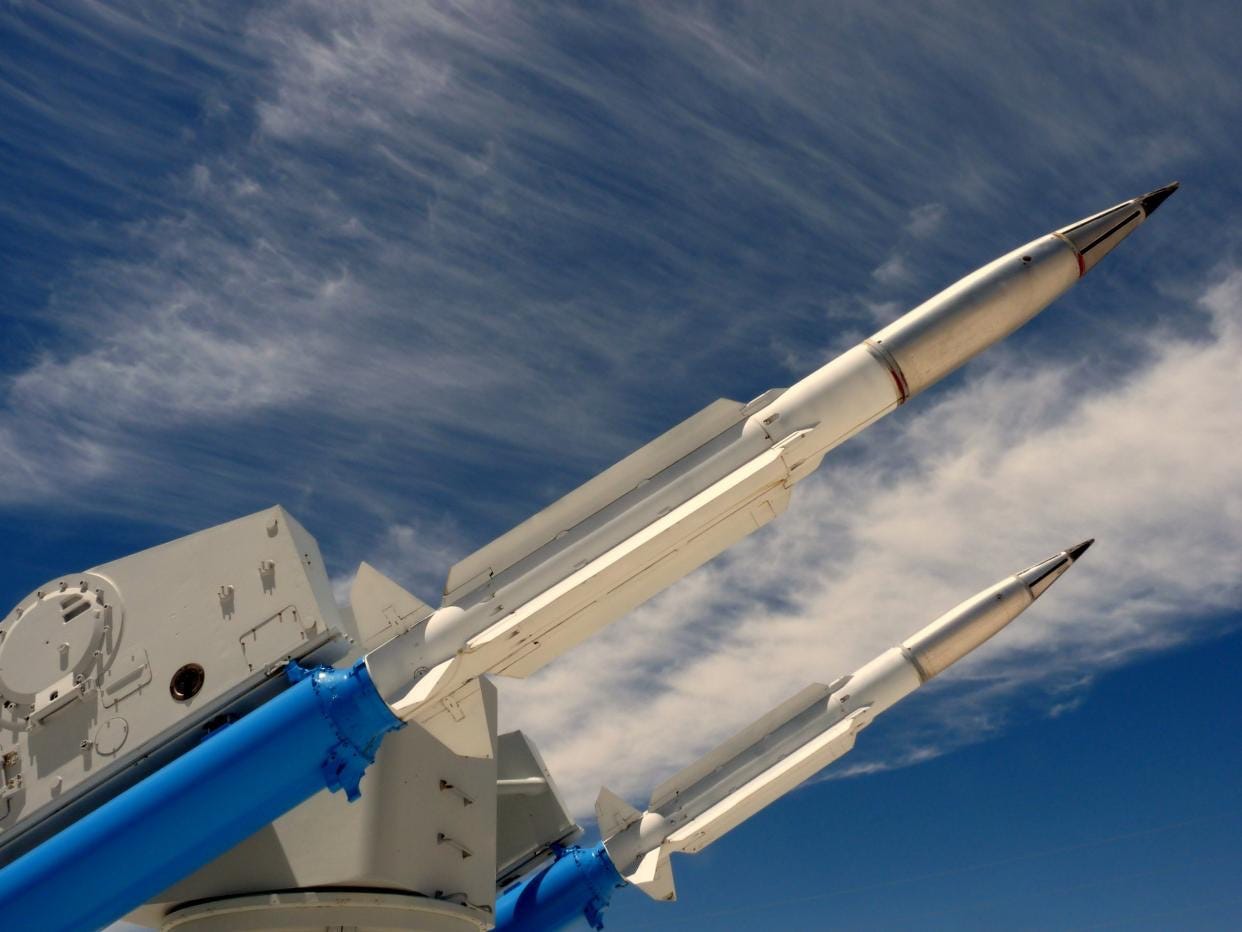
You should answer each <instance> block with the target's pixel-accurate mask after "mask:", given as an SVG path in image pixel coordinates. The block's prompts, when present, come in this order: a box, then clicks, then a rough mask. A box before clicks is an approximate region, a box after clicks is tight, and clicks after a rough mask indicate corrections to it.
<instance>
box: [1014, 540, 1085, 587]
mask: <svg viewBox="0 0 1242 932" xmlns="http://www.w3.org/2000/svg"><path fill="white" fill-rule="evenodd" d="M1094 543H1095V538H1094V537H1092V538H1090V539H1089V540H1084V541H1083V542H1082V543H1081V544H1077V545H1075V546H1073V547H1070V548H1069V549H1068V550H1062V551H1061V552H1060V553H1058V554H1054V555H1053V556H1051V557H1049V558H1048V559H1047V560H1044V561H1043V562H1042V563H1036V564H1035V565H1034V566H1032V567H1028V568H1027V569H1024V570H1023V571H1022V572H1021V573H1018V579H1020V580H1022V582H1024V583H1025V584H1026V587H1027V588H1028V589H1030V590H1031V595H1032V596H1034V597H1035V598H1037V599H1038V598H1039V597H1040V596H1041V595H1043V594H1044V593H1045V592H1047V591H1048V587H1049V586H1051V585H1052V584H1053V583H1054V582H1056V581H1057V580H1058V579H1060V578H1061V575H1062V574H1063V573H1064V572H1065V571H1066V570H1067V569H1069V568H1070V567H1071V566H1073V565H1074V564H1075V563H1077V562H1078V558H1079V557H1081V556H1082V555H1083V554H1084V553H1086V552H1087V548H1089V547H1090V546H1091V545H1092V544H1094Z"/></svg>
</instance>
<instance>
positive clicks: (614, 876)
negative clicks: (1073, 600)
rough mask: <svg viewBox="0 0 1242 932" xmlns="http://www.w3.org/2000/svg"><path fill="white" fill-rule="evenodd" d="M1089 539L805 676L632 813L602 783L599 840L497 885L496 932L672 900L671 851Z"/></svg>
mask: <svg viewBox="0 0 1242 932" xmlns="http://www.w3.org/2000/svg"><path fill="white" fill-rule="evenodd" d="M1091 544H1092V541H1090V540H1087V541H1084V542H1083V543H1081V544H1078V545H1077V546H1075V547H1070V548H1069V549H1067V550H1063V551H1061V552H1060V553H1057V554H1054V555H1053V556H1052V557H1050V558H1048V559H1047V560H1044V561H1042V562H1041V563H1037V564H1035V565H1034V566H1032V567H1029V568H1028V569H1025V570H1023V571H1021V572H1020V573H1015V574H1014V575H1013V576H1009V577H1007V578H1006V579H1003V580H1001V581H1000V582H998V583H996V584H995V585H993V586H990V587H988V588H987V589H984V590H983V591H982V592H980V593H978V594H977V595H974V596H972V597H971V598H969V599H967V600H966V601H965V602H962V603H961V604H960V605H958V606H957V607H956V608H953V609H951V610H949V611H948V612H946V613H945V614H943V615H941V616H940V617H939V618H937V619H936V620H935V621H933V622H932V623H931V624H929V625H928V626H927V627H925V628H923V629H922V630H920V631H919V632H918V633H916V634H914V635H913V636H911V637H909V638H907V639H906V640H904V641H902V642H901V644H899V645H898V646H896V647H893V648H891V649H889V650H887V651H885V652H884V653H882V654H880V656H878V657H876V658H875V659H874V660H872V661H871V662H870V663H867V664H865V665H864V666H862V667H861V668H859V669H858V670H857V671H855V672H854V673H852V674H850V675H848V676H843V677H840V678H839V679H837V680H835V681H833V682H832V683H830V684H828V685H823V684H820V683H813V684H811V685H810V686H808V687H806V688H805V689H803V690H802V691H800V692H799V693H798V694H797V695H795V696H793V697H792V698H790V699H789V700H787V701H786V702H784V703H782V704H781V705H779V706H777V707H776V708H775V709H773V710H772V711H771V712H769V713H768V714H767V715H764V716H763V717H762V718H760V719H759V720H757V721H756V722H754V723H753V724H752V725H750V726H749V727H747V728H745V729H743V730H742V731H741V732H739V733H738V734H737V735H735V736H734V737H732V738H730V739H729V740H728V741H726V742H724V743H723V744H722V745H720V746H719V747H718V748H716V749H715V750H714V751H712V752H711V753H709V754H707V755H706V756H704V757H703V758H701V759H700V760H698V761H696V762H695V763H693V764H691V765H690V766H689V767H686V768H685V769H684V770H682V771H681V772H680V773H678V774H676V775H675V776H673V777H671V778H670V779H668V780H666V781H665V782H664V783H662V784H660V786H659V787H657V788H656V790H655V792H654V793H653V794H652V796H651V801H650V803H648V806H647V809H646V811H645V812H639V811H638V810H637V809H635V808H634V807H632V806H630V805H629V803H627V802H625V801H624V800H623V799H621V798H620V797H618V796H617V795H616V794H615V793H613V792H611V791H610V790H608V789H607V788H605V789H603V790H601V791H600V794H599V799H598V800H597V802H596V805H595V812H596V817H597V818H598V820H599V827H600V835H601V837H602V839H603V840H602V841H601V842H600V844H599V845H597V846H595V847H594V848H593V849H589V850H588V849H581V848H575V849H569V850H568V851H567V853H566V854H565V855H564V856H562V857H561V858H559V859H558V860H557V861H556V862H554V863H553V864H551V865H549V866H547V867H545V868H543V869H542V870H541V871H538V872H536V873H535V874H532V875H530V876H528V877H526V878H524V879H523V880H522V881H520V882H519V883H518V884H517V885H516V886H514V887H512V888H510V889H508V890H506V891H504V893H503V894H502V895H501V897H500V898H499V899H498V900H497V904H496V932H528V930H535V929H540V930H550V929H557V928H562V927H564V926H565V925H566V924H568V923H569V922H571V921H573V920H574V919H575V918H577V917H578V916H579V915H582V914H585V915H586V918H587V919H588V921H589V922H590V924H591V925H592V927H594V928H600V927H601V926H602V922H601V921H600V914H601V913H602V911H603V909H604V908H605V907H606V906H607V905H608V903H609V901H610V896H611V891H612V889H614V888H617V887H624V886H627V885H632V886H635V887H637V888H638V889H640V890H642V891H643V892H644V893H646V894H647V895H648V896H650V897H652V898H654V899H657V900H673V899H676V891H675V888H674V884H673V875H672V869H671V866H670V864H669V857H670V855H672V854H674V853H678V852H680V853H684V854H695V853H697V852H699V851H702V850H703V849H704V848H706V847H707V846H708V845H710V844H711V843H712V842H714V841H716V840H717V839H719V838H720V837H721V836H722V835H724V834H725V833H726V832H728V831H729V830H730V829H733V828H736V827H737V826H738V825H740V824H741V823H742V822H744V821H745V820H746V819H748V818H750V817H751V816H753V815H755V814H756V813H757V812H759V810H761V809H763V808H764V807H765V806H767V805H769V804H770V803H772V802H775V801H776V800H777V799H779V798H780V797H781V796H784V795H785V794H786V793H788V792H790V791H791V790H793V789H795V788H796V787H797V786H799V785H800V784H801V783H803V782H804V781H805V780H807V779H808V778H810V777H811V776H813V775H814V774H816V773H818V772H819V771H820V770H822V769H823V768H825V767H827V766H828V765H829V764H831V763H832V762H833V761H835V760H837V759H838V758H840V757H842V756H843V755H845V754H847V753H848V752H849V751H850V750H851V749H853V747H854V742H855V739H856V737H857V735H858V733H859V732H860V731H861V730H862V729H864V728H866V727H867V726H868V725H869V724H870V723H871V722H872V721H874V719H875V717H876V716H877V715H880V714H881V713H882V712H885V711H887V710H888V709H890V708H892V706H893V705H895V704H896V703H898V702H900V701H901V700H902V699H904V698H905V697H906V696H908V695H910V693H912V692H914V691H915V690H916V689H918V688H919V687H920V686H922V685H923V684H924V683H926V682H927V681H928V680H930V679H931V678H932V677H934V676H937V675H938V674H940V673H942V672H944V670H946V669H947V668H948V667H949V666H951V665H952V664H954V663H956V662H957V661H958V660H960V659H961V658H963V657H965V656H966V655H967V654H969V653H970V652H971V651H973V650H974V649H975V648H977V647H978V646H979V645H981V644H983V642H984V641H987V640H988V639H989V638H991V637H992V636H993V635H995V634H996V633H997V632H999V631H1000V630H1001V629H1002V628H1004V627H1005V626H1006V625H1008V624H1009V623H1010V622H1011V621H1013V620H1014V619H1015V618H1017V617H1018V615H1020V614H1021V613H1022V612H1023V611H1025V610H1026V609H1027V608H1029V607H1030V606H1031V604H1032V603H1033V602H1034V601H1035V600H1036V599H1038V598H1039V597H1040V596H1041V595H1042V594H1043V593H1044V592H1046V591H1047V590H1048V587H1049V586H1051V585H1052V584H1053V583H1054V582H1055V581H1056V580H1057V579H1058V578H1060V576H1061V575H1062V574H1064V573H1065V571H1066V570H1068V569H1069V568H1070V567H1071V566H1072V565H1073V564H1074V563H1075V562H1076V561H1077V560H1078V559H1079V558H1080V557H1081V556H1082V555H1083V553H1085V552H1086V550H1087V548H1088V547H1090V546H1091Z"/></svg>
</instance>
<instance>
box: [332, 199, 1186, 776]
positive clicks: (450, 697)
mask: <svg viewBox="0 0 1242 932" xmlns="http://www.w3.org/2000/svg"><path fill="white" fill-rule="evenodd" d="M1176 189H1177V184H1176V183H1174V184H1170V185H1167V186H1166V187H1163V188H1159V189H1157V190H1155V191H1152V192H1150V193H1148V194H1144V195H1142V196H1140V197H1136V198H1132V199H1130V200H1127V201H1123V202H1122V203H1120V204H1118V205H1116V206H1114V207H1110V208H1108V209H1107V210H1104V211H1101V212H1100V213H1098V214H1094V215H1092V216H1090V217H1087V218H1085V219H1083V220H1080V221H1079V222H1077V223H1073V224H1070V225H1069V226H1066V227H1063V228H1062V229H1060V230H1057V231H1055V232H1053V233H1049V234H1047V235H1045V236H1042V237H1040V238H1038V239H1036V240H1033V241H1032V242H1030V243H1027V244H1025V245H1023V246H1021V247H1019V248H1017V249H1015V250H1013V251H1011V252H1008V253H1006V254H1005V255H1003V256H1001V257H1000V258H998V259H995V260H993V261H992V262H989V263H988V264H987V265H985V266H983V267H982V268H980V269H978V270H976V271H974V272H972V273H970V274H969V275H967V276H966V277H965V278H963V279H961V280H960V281H958V282H956V283H955V284H953V285H951V286H949V287H948V288H946V289H945V290H944V291H942V292H940V293H939V294H937V295H936V296H934V297H932V298H931V299H929V300H927V301H925V302H924V303H923V304H921V305H919V306H918V307H916V308H914V309H913V310H911V311H910V312H909V313H907V314H906V315H905V316H903V317H901V318H900V319H898V320H897V321H895V322H893V323H892V324H889V325H888V326H887V327H884V328H883V329H882V330H880V331H879V332H877V333H876V334H874V335H873V336H871V337H870V338H869V339H867V340H864V341H863V342H862V343H860V344H858V345H857V346H855V347H854V348H852V349H850V350H847V351H846V352H845V353H843V354H842V355H840V356H838V357H837V358H836V359H834V360H832V361H831V362H829V363H828V364H827V365H825V366H823V367H822V368H820V369H818V370H817V371H815V372H813V373H811V374H810V375H809V376H807V377H806V378H804V379H802V380H801V381H800V382H798V383H797V384H795V385H793V386H792V387H790V388H788V389H786V390H780V389H773V390H771V391H768V392H766V393H764V394H763V395H761V396H759V397H758V398H756V399H754V400H752V401H751V402H749V403H747V404H741V403H739V402H735V401H730V400H727V399H721V400H718V401H716V402H715V403H713V404H712V405H710V406H708V407H707V408H706V409H704V410H703V411H701V412H699V413H698V414H696V415H694V416H693V417H691V418H689V419H688V420H687V421H685V422H683V423H682V424H681V425H679V426H678V427H676V428H674V429H673V430H671V431H669V432H668V433H667V434H665V435H663V436H661V437H659V438H657V439H656V440H654V441H652V442H651V443H649V444H648V445H647V446H645V447H643V448H642V449H640V450H639V451H637V452H636V453H634V454H632V455H631V456H630V457H628V458H626V459H625V460H622V461H621V462H620V463H618V464H616V465H615V466H613V467H612V468H610V469H608V470H607V471H605V472H604V473H602V474H601V475H599V476H597V477H596V478H595V479H592V480H591V481H590V482H588V483H587V484H586V485H584V486H582V487H580V488H578V489H576V490H575V491H573V492H571V493H570V494H569V495H567V496H566V497H565V498H563V499H561V500H560V501H558V502H556V503H554V504H552V505H551V506H549V507H548V508H546V509H545V510H544V511H542V512H540V513H539V514H537V515H535V516H534V517H532V518H530V519H529V520H527V521H525V522H524V523H522V524H521V525H519V526H518V527H516V528H514V529H513V530H511V531H509V532H508V533H506V534H504V535H502V536H501V537H499V538H498V539H496V540H495V541H493V542H492V543H490V544H488V545H487V546H485V547H483V548H482V549H481V550H479V551H478V552H476V553H475V554H473V555H471V556H469V557H467V558H466V559H464V560H463V561H461V562H460V563H458V564H457V565H456V566H454V567H453V569H452V570H451V571H450V573H449V576H448V580H447V582H446V584H445V592H444V599H443V602H442V604H441V607H440V608H439V609H438V610H435V611H433V610H432V609H431V608H430V607H428V606H426V605H424V604H423V603H421V602H419V601H418V600H417V599H416V598H414V597H413V596H412V595H410V594H408V593H405V592H404V591H403V590H400V588H399V587H397V586H396V584H395V583H392V582H391V581H389V580H386V579H384V578H383V577H381V576H380V575H379V574H378V573H376V572H375V571H374V570H371V569H370V568H369V567H367V566H365V564H364V566H363V568H362V571H360V573H359V575H358V577H357V580H356V582H355V588H354V591H353V594H352V602H353V606H354V613H355V615H356V616H357V617H359V618H360V619H365V618H370V619H372V620H373V622H374V624H375V625H377V626H387V628H388V630H389V632H390V634H391V635H393V636H391V637H390V638H389V639H388V640H387V641H386V642H385V643H382V644H379V645H378V646H376V647H375V649H373V650H371V651H370V653H368V654H367V657H366V665H367V669H368V671H369V673H370V675H371V678H372V680H373V682H374V683H375V685H376V687H377V688H378V689H379V690H380V692H381V694H382V695H383V697H384V699H385V701H386V702H387V703H388V704H389V707H390V708H391V709H392V711H393V713H394V714H395V715H396V716H397V717H398V718H400V719H402V720H403V721H416V722H418V723H419V724H420V725H422V726H423V727H424V728H426V729H427V730H429V731H431V732H432V733H433V734H435V735H436V736H437V737H438V738H440V739H441V740H442V741H443V742H444V743H445V744H447V745H448V746H449V747H450V748H451V749H453V750H454V751H455V752H457V753H459V754H471V753H475V752H476V751H477V749H479V748H480V747H482V741H481V739H480V736H479V732H478V729H477V728H471V727H470V726H469V724H468V723H469V721H470V720H471V719H472V718H476V717H477V716H474V715H472V714H471V712H472V710H474V709H478V708H481V704H480V702H479V699H478V685H477V681H478V678H479V677H481V676H484V675H486V674H500V675H505V676H518V677H524V676H528V675H530V674H531V673H533V672H535V671H536V670H538V669H539V668H540V667H542V666H543V665H544V664H546V663H548V662H549V661H551V660H552V659H554V658H555V657H557V656H559V655H560V654H562V653H564V652H565V651H567V650H569V649H570V648H572V647H573V646H574V645H576V644H577V643H579V642H580V641H582V640H584V639H585V638H587V637H589V636H590V635H592V634H593V633H595V632H596V631H598V630H599V629H600V628H602V627H603V626H604V625H606V624H609V623H610V622H612V621H614V620H615V619H617V618H619V617H620V616H622V615H623V614H625V613H626V612H628V611H629V610H631V609H632V608H634V607H635V606H637V605H639V604H641V603H642V602H644V601H645V600H647V599H648V598H650V597H651V596H653V595H655V594H656V593H657V592H659V591H660V590H662V589H663V588H665V587H666V586H668V585H670V584H671V583H673V582H675V581H676V580H677V579H679V578H681V577H682V576H684V575H686V574H687V573H689V572H691V571H692V570H694V569H695V568H697V567H698V566H700V565H702V564H703V563H705V562H707V561H708V560H710V559H711V558H712V557H714V556H716V555H717V554H718V553H720V552H722V551H723V550H725V549H726V548H728V547H729V546H731V545H732V544H734V543H736V542H737V541H738V540H740V539H742V538H743V537H745V536H747V535H748V534H750V533H752V532H754V531H755V530H757V529H758V528H760V527H762V526H763V525H765V524H767V523H768V522H769V521H771V520H772V519H773V518H775V517H776V516H777V515H779V514H780V513H781V512H782V511H784V510H785V508H786V507H787V506H788V503H789V498H790V494H791V491H792V489H793V487H794V485H795V484H797V483H798V482H799V481H801V480H802V479H803V478H805V477H806V476H807V475H809V474H810V473H811V472H812V471H814V470H815V469H816V468H817V467H818V466H819V464H820V462H821V460H822V459H823V457H824V455H825V454H827V453H828V452H829V451H830V450H832V449H833V448H834V447H836V446H837V445H839V444H841V443H843V442H844V441H846V440H848V439H849V438H850V437H852V436H854V435H855V434H857V433H858V432H859V431H861V430H863V429H864V428H866V427H867V426H869V425H870V424H872V423H874V422H875V421H876V420H878V419H879V418H881V417H883V416H884V415H885V414H888V413H889V412H890V411H893V410H894V409H895V408H897V407H899V406H900V405H902V404H904V403H905V402H906V401H908V400H909V399H910V398H912V397H914V396H915V395H917V394H919V393H920V392H922V391H924V390H926V389H927V388H928V387H930V386H931V385H933V384H934V383H936V382H937V381H939V380H940V379H942V378H944V377H945V376H946V375H948V374H949V373H951V372H952V371H954V370H955V369H957V368H958V367H959V366H961V365H962V364H963V363H965V362H966V361H967V360H969V359H971V358H972V357H974V356H975V355H976V354H978V353H979V352H981V351H982V350H984V349H986V348H987V347H988V346H991V345H992V344H993V343H995V342H997V341H998V340H1001V339H1003V338H1004V337H1005V336H1007V335H1008V334H1010V333H1011V332H1013V331H1014V330H1016V329H1017V328H1018V327H1020V326H1021V325H1022V324H1024V323H1026V322H1027V321H1028V320H1030V319H1031V318H1032V317H1034V316H1035V315H1036V314H1038V313H1039V312H1040V311H1041V310H1043V309H1044V308H1045V307H1047V306H1048V304H1050V303H1051V302H1052V301H1053V300H1055V299H1056V298H1057V297H1058V296H1060V295H1061V294H1063V293H1064V292H1065V291H1066V290H1068V289H1069V288H1070V287H1071V286H1072V285H1073V284H1074V283H1075V282H1076V281H1077V280H1078V279H1079V278H1081V277H1082V276H1083V275H1085V274H1086V272H1087V271H1088V270H1090V269H1091V268H1093V267H1094V266H1095V265H1096V263H1098V262H1099V261H1100V259H1101V258H1102V257H1103V256H1104V255H1106V254H1107V253H1109V252H1110V251H1112V249H1114V248H1115V247H1116V246H1117V244H1118V243H1120V242H1121V241H1122V240H1123V239H1125V238H1126V237H1127V236H1129V235H1130V233H1132V232H1133V231H1134V230H1135V229H1136V228H1137V227H1138V226H1139V225H1141V224H1142V223H1143V222H1144V221H1145V220H1146V219H1147V218H1148V217H1149V216H1150V215H1151V214H1152V213H1153V212H1154V211H1155V210H1156V208H1157V207H1159V205H1160V204H1161V203H1162V202H1163V201H1164V200H1165V199H1166V198H1167V197H1168V196H1169V195H1170V194H1172V193H1173V191H1175V190H1176ZM381 614H383V616H384V617H381Z"/></svg>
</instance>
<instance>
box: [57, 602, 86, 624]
mask: <svg viewBox="0 0 1242 932" xmlns="http://www.w3.org/2000/svg"><path fill="white" fill-rule="evenodd" d="M90 607H91V603H90V602H86V601H83V602H81V603H80V604H79V605H78V606H77V607H76V608H74V609H71V610H70V611H67V612H65V615H64V618H65V624H69V622H71V621H73V619H75V618H77V617H78V616H79V615H81V614H82V613H83V612H86V611H90Z"/></svg>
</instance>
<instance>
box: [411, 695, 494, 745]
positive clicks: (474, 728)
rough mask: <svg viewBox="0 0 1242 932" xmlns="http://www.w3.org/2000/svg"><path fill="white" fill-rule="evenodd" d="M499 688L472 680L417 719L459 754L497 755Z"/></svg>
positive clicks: (434, 736)
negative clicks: (497, 693)
mask: <svg viewBox="0 0 1242 932" xmlns="http://www.w3.org/2000/svg"><path fill="white" fill-rule="evenodd" d="M496 721H497V720H496V687H495V686H493V685H492V684H491V683H490V682H488V681H487V680H486V679H484V678H483V677H480V678H478V679H474V680H471V681H470V682H469V683H467V684H466V685H465V686H462V687H461V688H459V689H455V690H454V691H453V692H451V693H449V694H448V695H447V696H445V697H443V698H442V699H440V700H439V701H438V702H432V703H430V704H429V705H428V707H427V708H425V709H424V710H423V711H420V712H419V714H418V715H416V716H415V717H414V719H413V722H414V723H415V724H417V725H420V726H421V727H422V728H423V730H424V731H426V732H427V733H428V734H430V735H431V736H432V737H433V738H435V739H436V740H437V741H439V742H440V743H441V744H443V745H444V746H445V747H446V748H448V749H449V750H450V751H452V752H453V753H454V754H456V755H457V756H459V757H473V758H483V759H490V758H492V757H495V755H496Z"/></svg>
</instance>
